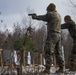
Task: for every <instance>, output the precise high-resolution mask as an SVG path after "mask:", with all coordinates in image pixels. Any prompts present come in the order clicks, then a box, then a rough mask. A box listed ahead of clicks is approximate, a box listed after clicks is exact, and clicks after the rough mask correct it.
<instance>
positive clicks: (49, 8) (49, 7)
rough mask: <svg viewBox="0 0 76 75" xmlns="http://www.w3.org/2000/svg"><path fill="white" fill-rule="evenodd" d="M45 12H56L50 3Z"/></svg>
mask: <svg viewBox="0 0 76 75" xmlns="http://www.w3.org/2000/svg"><path fill="white" fill-rule="evenodd" d="M46 10H47V11H54V10H56V6H55V4H54V3H50V4H49V5H48V7H47V9H46Z"/></svg>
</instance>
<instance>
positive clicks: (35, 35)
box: [0, 18, 72, 67]
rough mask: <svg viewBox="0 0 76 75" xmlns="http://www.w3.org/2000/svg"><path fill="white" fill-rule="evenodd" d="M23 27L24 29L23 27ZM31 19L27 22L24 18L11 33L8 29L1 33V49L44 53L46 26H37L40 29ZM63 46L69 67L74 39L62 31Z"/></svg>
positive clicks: (15, 25) (43, 24)
mask: <svg viewBox="0 0 76 75" xmlns="http://www.w3.org/2000/svg"><path fill="white" fill-rule="evenodd" d="M22 25H23V27H21V26H22ZM34 25H35V24H34V23H33V22H32V20H31V19H29V21H28V22H27V21H26V18H23V20H22V24H19V23H15V24H14V26H13V31H12V32H10V31H9V30H8V29H7V28H5V30H4V31H0V48H2V49H7V50H17V51H18V50H19V51H22V50H25V51H38V52H43V50H44V45H45V39H46V25H45V23H43V22H40V23H38V24H37V27H38V28H35V27H36V25H35V26H34ZM29 27H31V28H32V31H31V36H28V35H29V34H30V33H29V32H28V28H29ZM62 38H63V39H62V45H63V46H64V53H65V57H66V58H65V61H66V66H67V67H68V65H69V64H68V62H69V57H70V52H71V49H72V39H71V37H70V35H69V33H67V34H66V32H65V30H64V31H62Z"/></svg>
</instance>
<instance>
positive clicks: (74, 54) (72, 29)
mask: <svg viewBox="0 0 76 75" xmlns="http://www.w3.org/2000/svg"><path fill="white" fill-rule="evenodd" d="M61 29H68V31H69V33H70V36H71V37H72V39H73V48H72V51H71V60H70V61H71V70H76V24H75V22H74V21H73V20H70V21H69V22H68V23H64V24H62V25H61Z"/></svg>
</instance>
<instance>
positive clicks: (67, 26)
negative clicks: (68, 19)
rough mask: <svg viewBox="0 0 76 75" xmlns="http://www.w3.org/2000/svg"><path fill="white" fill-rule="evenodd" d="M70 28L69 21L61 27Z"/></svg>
mask: <svg viewBox="0 0 76 75" xmlns="http://www.w3.org/2000/svg"><path fill="white" fill-rule="evenodd" d="M68 28H70V24H69V23H64V24H61V29H68Z"/></svg>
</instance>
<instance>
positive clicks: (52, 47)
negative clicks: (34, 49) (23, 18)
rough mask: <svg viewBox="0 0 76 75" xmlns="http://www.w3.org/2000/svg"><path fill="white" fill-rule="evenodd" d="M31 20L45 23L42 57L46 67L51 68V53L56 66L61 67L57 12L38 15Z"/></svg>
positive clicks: (59, 22) (59, 18)
mask: <svg viewBox="0 0 76 75" xmlns="http://www.w3.org/2000/svg"><path fill="white" fill-rule="evenodd" d="M33 19H37V20H42V21H45V22H47V39H46V43H45V47H44V51H45V52H44V53H45V54H44V55H45V61H46V67H51V64H52V61H51V60H52V59H51V53H52V51H53V52H54V54H55V55H56V57H57V58H56V59H57V64H58V65H59V66H60V65H63V60H62V55H61V41H60V40H61V34H60V29H61V16H60V14H59V13H58V12H57V11H52V12H47V14H45V15H39V16H35V17H33Z"/></svg>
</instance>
